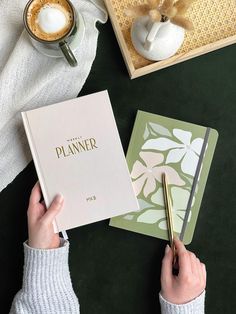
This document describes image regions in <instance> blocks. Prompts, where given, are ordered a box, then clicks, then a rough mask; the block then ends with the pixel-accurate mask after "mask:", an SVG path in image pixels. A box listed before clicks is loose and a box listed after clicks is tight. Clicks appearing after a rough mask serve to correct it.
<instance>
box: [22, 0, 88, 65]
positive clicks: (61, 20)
mask: <svg viewBox="0 0 236 314" xmlns="http://www.w3.org/2000/svg"><path fill="white" fill-rule="evenodd" d="M23 21H24V25H25V29H26V30H27V32H28V34H29V36H30V39H31V41H32V44H33V45H34V47H35V48H36V49H37V50H38V51H40V52H42V53H44V54H45V55H48V56H51V57H63V56H64V57H65V58H66V60H67V61H68V63H69V64H70V65H71V66H72V67H75V66H77V64H78V63H77V60H76V57H75V55H74V53H73V49H72V48H71V46H74V48H77V47H75V45H77V46H78V44H79V41H81V39H82V37H83V34H84V23H83V18H82V17H81V15H80V14H79V13H77V12H76V10H75V8H74V6H73V4H72V3H71V2H70V1H69V0H30V1H29V2H28V3H27V4H26V7H25V9H24V14H23ZM75 41H76V43H75Z"/></svg>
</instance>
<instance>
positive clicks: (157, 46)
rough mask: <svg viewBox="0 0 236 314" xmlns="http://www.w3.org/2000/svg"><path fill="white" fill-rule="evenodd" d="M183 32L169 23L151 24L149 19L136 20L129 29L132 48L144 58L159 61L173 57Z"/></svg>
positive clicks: (181, 41)
mask: <svg viewBox="0 0 236 314" xmlns="http://www.w3.org/2000/svg"><path fill="white" fill-rule="evenodd" d="M184 34H185V30H184V29H183V28H182V27H180V26H177V25H175V24H173V23H171V22H170V21H169V20H167V21H166V22H152V21H151V19H150V17H148V16H142V17H139V18H137V19H136V20H135V21H134V23H133V24H132V27H131V39H132V43H133V45H134V48H135V49H136V50H137V52H138V53H139V54H140V55H142V56H143V57H144V58H146V59H149V60H153V61H160V60H164V59H167V58H170V57H171V56H173V55H174V54H175V53H176V52H177V51H178V49H179V48H180V47H181V45H182V43H183V41H184Z"/></svg>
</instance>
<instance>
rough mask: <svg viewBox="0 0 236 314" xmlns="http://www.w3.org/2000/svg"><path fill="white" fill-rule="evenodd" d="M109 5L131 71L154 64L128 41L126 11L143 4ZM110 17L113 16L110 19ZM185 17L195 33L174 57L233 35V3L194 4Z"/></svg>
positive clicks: (120, 0)
mask: <svg viewBox="0 0 236 314" xmlns="http://www.w3.org/2000/svg"><path fill="white" fill-rule="evenodd" d="M108 1H109V0H106V3H107V5H108ZM109 2H110V5H111V7H112V11H113V12H111V9H110V10H109V13H110V17H111V19H116V21H115V23H113V26H115V25H116V27H117V26H118V27H119V28H120V30H121V33H122V35H123V38H124V41H125V43H126V46H127V48H128V53H129V58H130V59H131V61H132V65H133V67H134V70H137V69H141V68H143V67H145V66H147V65H150V64H153V63H157V62H151V61H148V60H146V59H145V58H143V57H141V56H140V55H139V54H138V53H137V52H136V51H135V49H134V47H133V45H132V42H131V37H130V27H131V24H132V19H131V18H129V17H126V15H125V14H124V10H125V8H128V7H130V6H134V5H138V4H141V3H144V2H145V1H144V0H110V1H109ZM108 9H109V8H108ZM111 13H113V14H112V16H111ZM187 16H188V17H189V19H190V20H191V21H192V22H193V24H194V30H193V31H191V32H186V35H185V40H184V43H183V45H182V47H181V48H180V49H179V51H178V52H177V54H176V57H177V56H178V55H181V54H183V53H184V54H185V53H188V52H190V51H192V50H195V49H197V48H200V47H204V46H205V45H208V44H211V43H215V42H217V41H219V40H222V39H225V38H228V37H231V36H234V35H236V1H235V0H197V1H196V2H195V3H194V4H193V5H192V7H191V8H190V9H189V11H188V13H187ZM113 22H114V21H113ZM116 22H117V23H116ZM212 50H214V49H212ZM123 55H124V53H123ZM124 57H125V56H124ZM159 63H160V62H159ZM166 66H168V65H166ZM130 72H131V71H130ZM131 76H132V75H131Z"/></svg>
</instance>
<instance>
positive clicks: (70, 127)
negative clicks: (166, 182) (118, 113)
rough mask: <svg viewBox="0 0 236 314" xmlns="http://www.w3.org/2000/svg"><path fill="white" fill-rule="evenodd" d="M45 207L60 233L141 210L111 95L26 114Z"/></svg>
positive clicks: (24, 113)
mask: <svg viewBox="0 0 236 314" xmlns="http://www.w3.org/2000/svg"><path fill="white" fill-rule="evenodd" d="M22 118H23V123H24V127H25V131H26V134H27V138H28V141H29V145H30V149H31V153H32V156H33V160H34V164H35V167H36V171H37V174H38V177H39V181H40V185H41V188H42V193H43V196H44V200H45V203H46V206H47V207H48V206H49V205H50V203H51V202H52V200H53V198H54V197H55V196H56V194H58V193H61V194H62V195H63V196H64V199H65V202H64V207H63V209H62V211H61V212H60V213H59V214H58V216H57V217H56V220H55V222H54V231H55V232H60V231H63V230H68V229H71V228H74V227H78V226H82V225H85V224H89V223H93V222H96V221H99V220H103V219H106V218H110V217H114V216H118V215H122V214H125V213H128V212H131V211H136V210H138V209H139V205H138V202H137V199H136V196H135V193H134V190H133V187H132V182H131V179H130V174H129V170H128V167H127V164H126V160H125V156H124V152H123V149H122V145H121V141H120V137H119V133H118V130H117V127H116V122H115V119H114V115H113V111H112V107H111V103H110V100H109V96H108V93H107V91H102V92H99V93H95V94H92V95H88V96H84V97H80V98H76V99H72V100H69V101H65V102H62V103H58V104H54V105H50V106H45V107H42V108H38V109H34V110H30V111H26V112H22Z"/></svg>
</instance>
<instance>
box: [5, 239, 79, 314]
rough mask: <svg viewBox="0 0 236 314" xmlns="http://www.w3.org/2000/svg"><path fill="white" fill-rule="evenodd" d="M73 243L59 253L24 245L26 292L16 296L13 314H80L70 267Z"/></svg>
mask: <svg viewBox="0 0 236 314" xmlns="http://www.w3.org/2000/svg"><path fill="white" fill-rule="evenodd" d="M68 253H69V242H68V241H64V240H61V246H60V247H59V248H57V249H50V250H41V249H34V248H31V247H29V246H28V245H27V244H26V243H24V254H25V263H24V274H23V285H22V289H21V290H20V291H19V292H18V293H17V294H16V296H15V298H14V300H13V303H12V307H11V311H10V314H46V313H47V314H55V313H57V314H79V313H80V310H79V302H78V299H77V297H76V295H75V293H74V290H73V287H72V283H71V278H70V272H69V266H68Z"/></svg>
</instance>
